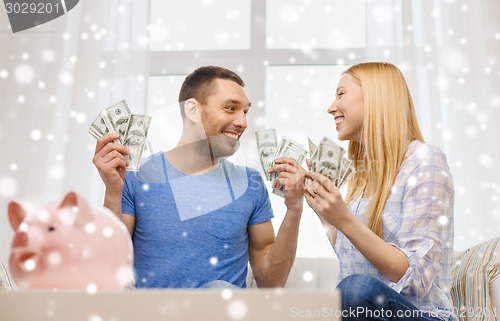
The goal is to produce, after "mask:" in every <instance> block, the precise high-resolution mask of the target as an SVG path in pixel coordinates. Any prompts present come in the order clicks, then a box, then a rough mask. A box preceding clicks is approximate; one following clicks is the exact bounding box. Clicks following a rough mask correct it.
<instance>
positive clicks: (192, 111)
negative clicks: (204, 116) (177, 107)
mask: <svg viewBox="0 0 500 321" xmlns="http://www.w3.org/2000/svg"><path fill="white" fill-rule="evenodd" d="M199 104H200V103H199V102H197V101H196V99H194V98H189V99H188V100H186V102H185V103H184V114H185V115H186V119H188V120H189V121H191V122H192V123H198V122H199V121H200V110H199V108H198V107H199Z"/></svg>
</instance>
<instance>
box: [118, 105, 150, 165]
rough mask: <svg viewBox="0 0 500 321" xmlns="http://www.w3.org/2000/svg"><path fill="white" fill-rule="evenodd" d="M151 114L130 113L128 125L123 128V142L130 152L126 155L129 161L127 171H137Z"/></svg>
mask: <svg viewBox="0 0 500 321" xmlns="http://www.w3.org/2000/svg"><path fill="white" fill-rule="evenodd" d="M150 123H151V116H148V115H139V114H131V115H130V120H129V122H128V126H127V128H126V129H125V135H124V138H125V139H124V143H123V145H125V147H127V148H128V150H129V152H130V154H129V155H127V160H128V161H129V166H128V167H127V170H128V171H134V172H136V171H138V170H139V167H140V165H141V159H142V153H143V151H144V149H145V147H146V138H147V136H148V131H149V125H150Z"/></svg>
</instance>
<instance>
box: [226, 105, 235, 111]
mask: <svg viewBox="0 0 500 321" xmlns="http://www.w3.org/2000/svg"><path fill="white" fill-rule="evenodd" d="M234 109H235V108H234V107H231V106H228V107H226V110H230V111H234Z"/></svg>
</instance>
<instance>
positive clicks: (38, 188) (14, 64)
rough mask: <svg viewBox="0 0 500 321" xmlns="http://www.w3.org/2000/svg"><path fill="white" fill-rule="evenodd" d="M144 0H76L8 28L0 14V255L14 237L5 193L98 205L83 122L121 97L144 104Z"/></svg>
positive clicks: (138, 106)
mask: <svg viewBox="0 0 500 321" xmlns="http://www.w3.org/2000/svg"><path fill="white" fill-rule="evenodd" d="M148 20H149V1H127V0H110V1H101V0H83V1H80V2H79V4H78V5H77V6H76V7H75V8H74V9H73V10H71V11H69V12H68V13H67V14H65V15H64V16H62V17H60V18H58V19H56V20H53V21H51V22H48V23H46V24H44V25H41V26H39V27H36V28H33V29H29V30H26V31H24V32H20V33H15V34H13V33H12V32H11V31H10V29H8V25H9V21H8V18H7V15H6V13H5V10H1V11H0V30H1V32H0V43H1V45H0V48H1V49H0V97H1V103H0V111H1V114H0V115H1V116H0V146H1V148H2V151H3V153H2V154H3V155H2V157H0V209H1V210H0V213H2V214H1V215H0V261H3V262H6V261H7V259H8V255H9V253H10V244H11V241H12V237H13V232H12V231H11V228H10V224H9V223H8V217H7V206H8V202H9V201H10V200H12V199H18V200H23V201H27V202H31V203H33V204H34V205H41V204H45V203H47V202H50V201H60V200H62V198H63V197H64V195H65V194H66V193H67V192H68V191H70V190H75V191H77V192H79V193H81V194H82V195H84V196H85V197H86V198H87V200H88V201H89V202H90V203H92V204H93V205H101V204H102V197H103V193H104V185H103V183H102V182H101V180H100V178H99V175H98V173H97V170H96V169H95V168H94V166H93V164H92V157H93V153H94V149H95V139H94V138H92V137H91V136H90V135H89V134H88V127H89V125H90V123H91V122H92V121H93V120H94V119H95V117H97V115H98V113H99V111H100V110H101V109H102V108H104V107H106V106H108V105H109V104H111V103H113V102H115V101H118V100H120V99H125V100H126V101H127V103H128V105H129V107H130V109H131V110H132V111H133V112H139V113H140V112H144V111H145V109H146V93H147V86H146V84H147V78H148V74H149V44H148V33H147V26H148Z"/></svg>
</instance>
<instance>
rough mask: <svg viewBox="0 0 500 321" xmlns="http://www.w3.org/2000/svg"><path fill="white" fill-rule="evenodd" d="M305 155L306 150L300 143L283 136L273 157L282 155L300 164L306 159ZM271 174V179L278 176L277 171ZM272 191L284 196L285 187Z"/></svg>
mask: <svg viewBox="0 0 500 321" xmlns="http://www.w3.org/2000/svg"><path fill="white" fill-rule="evenodd" d="M306 156H307V150H306V149H305V148H304V147H303V146H302V145H301V144H299V143H297V142H295V141H293V140H291V139H290V138H287V137H283V138H282V139H281V141H280V144H279V145H278V149H277V150H276V153H275V155H274V159H277V158H282V157H285V158H293V159H295V160H296V161H297V162H298V163H299V164H301V165H302V163H303V162H304V160H305V159H306ZM273 165H274V162H273ZM272 174H273V175H271V180H272V181H274V180H276V178H278V175H279V172H274V173H272ZM273 193H275V194H277V195H280V196H283V197H284V196H285V187H282V188H280V189H276V188H273Z"/></svg>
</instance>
